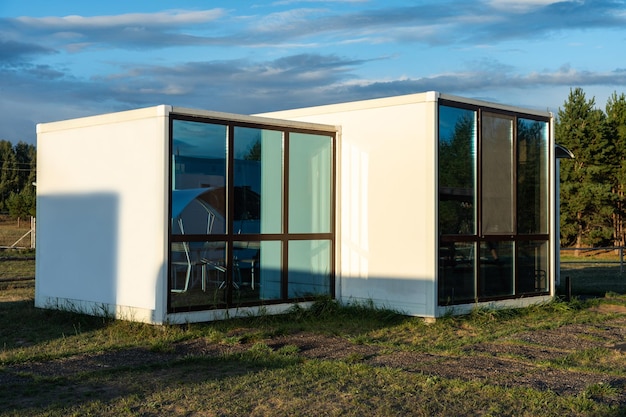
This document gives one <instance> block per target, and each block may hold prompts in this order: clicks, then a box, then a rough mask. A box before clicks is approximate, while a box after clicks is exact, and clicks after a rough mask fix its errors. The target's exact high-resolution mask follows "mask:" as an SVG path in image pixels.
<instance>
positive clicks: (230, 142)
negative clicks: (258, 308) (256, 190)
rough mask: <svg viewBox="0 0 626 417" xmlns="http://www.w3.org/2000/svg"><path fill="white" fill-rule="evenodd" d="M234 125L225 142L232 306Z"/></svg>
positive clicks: (229, 297)
mask: <svg viewBox="0 0 626 417" xmlns="http://www.w3.org/2000/svg"><path fill="white" fill-rule="evenodd" d="M234 145H235V126H234V125H233V124H232V123H231V124H229V125H228V136H227V144H226V184H225V186H226V284H227V285H226V305H227V306H232V303H233V275H234V259H233V227H234V226H233V218H234V213H235V204H234V195H235V191H234V186H233V182H234V177H233V175H234V172H235V168H234V155H233V149H235V146H234Z"/></svg>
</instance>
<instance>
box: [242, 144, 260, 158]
mask: <svg viewBox="0 0 626 417" xmlns="http://www.w3.org/2000/svg"><path fill="white" fill-rule="evenodd" d="M243 159H245V160H247V161H260V160H261V141H260V140H259V139H257V140H256V141H255V142H254V143H253V144H252V145H250V147H249V148H248V153H247V154H246V155H245V156H244V158H243Z"/></svg>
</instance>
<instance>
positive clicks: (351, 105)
mask: <svg viewBox="0 0 626 417" xmlns="http://www.w3.org/2000/svg"><path fill="white" fill-rule="evenodd" d="M440 99H444V100H449V101H456V102H459V103H466V104H470V105H476V106H480V107H488V108H492V109H498V110H504V111H512V112H516V113H525V114H528V115H535V116H540V117H549V118H552V117H553V115H552V113H550V112H548V111H541V110H535V109H529V108H526V107H520V106H512V105H507V104H500V103H494V102H489V101H485V100H478V99H472V98H467V97H461V96H455V95H452V94H444V93H440V92H437V91H426V92H422V93H414V94H406V95H401V96H394V97H383V98H374V99H368V100H359V101H351V102H344V103H336V104H326V105H322V106H312V107H304V108H299V109H290V110H281V111H275V112H267V113H259V114H257V116H264V117H267V116H270V117H296V118H297V117H303V116H311V115H319V114H328V113H337V112H347V111H357V110H364V109H371V108H377V107H390V106H398V105H405V104H416V103H423V102H437V101H438V100H440Z"/></svg>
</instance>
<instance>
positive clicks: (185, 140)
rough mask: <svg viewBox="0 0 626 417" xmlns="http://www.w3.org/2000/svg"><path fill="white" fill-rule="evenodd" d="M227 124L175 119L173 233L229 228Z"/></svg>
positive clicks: (207, 231)
mask: <svg viewBox="0 0 626 417" xmlns="http://www.w3.org/2000/svg"><path fill="white" fill-rule="evenodd" d="M226 139H227V129H226V126H223V125H215V124H208V123H198V122H190V121H184V120H174V121H173V122H172V233H173V234H223V233H225V232H226V189H225V185H226V144H227V140H226Z"/></svg>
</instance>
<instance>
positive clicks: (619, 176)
mask: <svg viewBox="0 0 626 417" xmlns="http://www.w3.org/2000/svg"><path fill="white" fill-rule="evenodd" d="M606 116H607V124H608V133H609V134H610V137H611V140H612V142H613V145H614V147H615V158H614V162H613V163H614V169H613V173H614V184H613V193H614V194H615V200H616V206H615V213H614V215H613V228H614V232H613V235H614V236H613V240H614V243H613V245H614V246H624V245H625V244H626V230H625V225H624V222H625V219H624V217H625V211H626V205H625V196H624V192H625V187H626V96H625V95H624V94H623V93H622V94H621V95H619V96H618V95H617V93H616V92H614V93H613V94H612V95H611V97H609V99H608V101H607V104H606Z"/></svg>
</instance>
